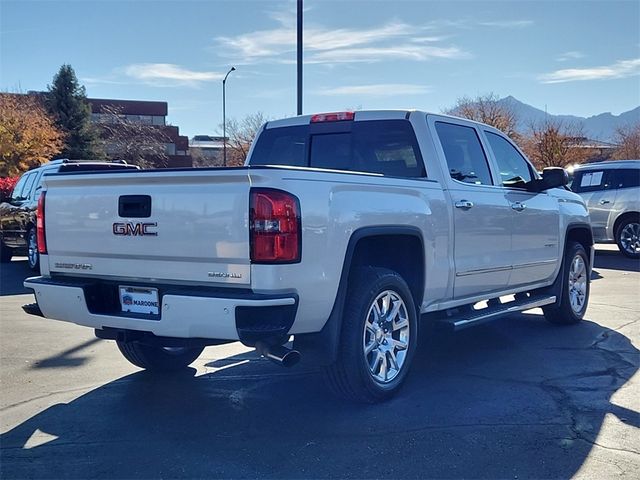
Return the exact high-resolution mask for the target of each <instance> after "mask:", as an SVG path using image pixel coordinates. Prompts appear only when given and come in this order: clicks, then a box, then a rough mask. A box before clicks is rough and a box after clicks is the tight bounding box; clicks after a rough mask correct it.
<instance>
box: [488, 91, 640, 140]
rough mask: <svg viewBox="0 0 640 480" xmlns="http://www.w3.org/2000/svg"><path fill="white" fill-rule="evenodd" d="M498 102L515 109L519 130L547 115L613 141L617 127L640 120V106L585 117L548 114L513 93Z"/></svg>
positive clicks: (592, 135)
mask: <svg viewBox="0 0 640 480" xmlns="http://www.w3.org/2000/svg"><path fill="white" fill-rule="evenodd" d="M498 103H500V104H503V105H505V106H508V107H509V108H511V109H512V110H513V112H514V113H515V114H516V116H517V118H518V130H520V131H526V130H528V129H529V128H530V127H531V125H532V124H538V123H540V122H542V121H544V120H545V117H546V118H548V119H549V120H559V121H562V122H566V123H571V124H578V125H582V127H583V129H584V133H585V135H586V136H587V137H589V138H591V139H594V140H602V141H605V142H613V141H614V140H615V133H616V129H617V128H619V127H625V126H628V125H632V124H634V123H638V122H640V107H636V108H634V109H633V110H629V111H628V112H623V113H621V114H620V115H612V114H611V113H610V112H606V113H600V114H598V115H594V116H592V117H587V118H585V117H578V116H575V115H551V114H546V113H545V112H544V110H540V109H538V108H535V107H532V106H531V105H527V104H526V103H523V102H521V101H520V100H518V99H517V98H515V97H512V96H511V95H509V96H508V97H505V98H502V99H500V100H498Z"/></svg>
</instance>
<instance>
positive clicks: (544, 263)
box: [513, 244, 558, 270]
mask: <svg viewBox="0 0 640 480" xmlns="http://www.w3.org/2000/svg"><path fill="white" fill-rule="evenodd" d="M545 246H546V245H545ZM553 246H555V244H554V245H553ZM552 263H554V264H555V263H558V260H541V261H539V262H529V263H520V264H518V265H514V266H513V268H514V270H515V269H516V268H527V267H538V266H541V265H550V264H552Z"/></svg>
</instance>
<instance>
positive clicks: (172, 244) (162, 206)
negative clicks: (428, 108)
mask: <svg viewBox="0 0 640 480" xmlns="http://www.w3.org/2000/svg"><path fill="white" fill-rule="evenodd" d="M566 183H567V175H566V173H565V172H564V170H562V169H559V168H556V169H553V168H552V169H545V171H544V172H543V174H542V176H539V175H538V173H536V171H535V169H534V168H533V167H532V166H531V164H530V163H529V162H528V161H527V160H526V158H525V157H524V155H523V154H522V152H520V150H518V148H517V147H516V146H515V145H514V144H513V143H512V142H511V141H510V140H509V138H507V137H506V136H505V135H504V134H502V133H501V132H500V131H498V130H496V129H494V128H491V127H489V126H487V125H483V124H479V123H475V122H471V121H468V120H463V119H459V118H454V117H449V116H443V115H435V114H428V113H424V112H420V111H358V112H356V113H353V112H338V113H331V114H319V115H313V116H300V117H295V118H288V119H284V120H278V121H270V122H268V123H267V124H265V125H264V127H263V128H262V129H261V131H260V133H259V135H258V137H257V139H256V140H255V141H254V144H253V146H252V150H251V152H250V155H249V159H248V161H247V164H246V166H244V167H239V168H215V169H173V170H147V171H144V170H141V171H122V172H104V173H90V174H88V173H68V174H53V175H48V176H46V178H45V180H44V187H43V192H42V195H41V197H40V201H39V208H38V248H39V251H40V254H41V271H42V276H40V277H34V278H29V279H27V280H26V281H25V283H24V285H25V286H26V287H28V288H30V289H33V291H34V293H35V298H36V302H37V303H34V304H30V305H25V307H24V308H25V311H27V312H29V313H32V314H36V315H41V316H44V317H46V318H50V319H56V320H63V321H67V322H73V323H76V324H79V325H84V326H87V327H92V328H94V329H95V332H96V335H97V336H98V337H100V338H106V339H113V340H116V342H117V345H118V347H119V349H120V351H121V352H122V353H123V355H124V356H125V357H126V358H127V360H129V361H130V362H132V363H133V364H135V365H137V366H139V367H142V368H146V369H150V370H157V371H161V370H172V369H177V368H184V367H186V366H187V365H189V364H190V363H191V362H193V361H194V360H195V359H196V358H197V357H198V355H199V354H200V353H201V352H202V350H203V348H204V347H205V346H207V345H216V344H220V343H225V342H231V341H238V340H239V341H241V342H242V343H244V344H245V345H249V346H255V347H256V349H257V350H258V352H260V353H261V354H262V355H264V356H266V357H268V358H271V359H273V360H274V361H276V362H279V363H281V364H284V365H292V364H294V363H296V361H297V360H298V359H299V358H300V357H301V356H302V358H305V359H308V360H309V361H310V362H315V363H316V364H319V365H323V366H324V371H325V372H326V378H327V380H328V383H329V385H330V386H331V387H333V389H334V390H335V391H337V392H338V393H339V394H341V395H343V396H346V397H348V398H352V399H354V400H359V401H366V402H374V401H379V400H383V399H385V398H388V397H389V396H390V395H392V394H393V393H395V392H396V391H397V390H398V388H399V387H400V385H401V384H402V382H403V380H404V379H405V377H406V375H407V372H408V370H409V366H410V364H411V360H412V357H413V356H414V352H415V350H416V343H417V338H418V335H417V333H418V324H419V320H422V321H423V322H420V323H424V322H431V323H435V324H436V325H440V326H444V327H447V328H451V329H454V330H457V329H461V328H465V327H468V326H472V325H476V324H479V323H483V322H486V321H488V320H492V319H495V318H497V317H499V316H502V315H504V314H509V313H512V312H517V311H523V310H528V309H531V308H535V307H542V308H543V310H544V314H545V317H546V318H547V319H548V320H550V321H551V322H553V323H560V324H572V323H576V322H578V321H580V320H581V318H582V317H583V315H584V313H585V310H586V308H587V302H588V297H589V277H590V271H591V266H592V264H593V262H592V259H593V249H592V245H593V240H592V234H591V227H590V225H589V216H588V212H587V209H586V207H585V204H584V202H583V201H582V199H581V198H580V197H579V196H578V195H576V194H574V193H572V192H570V191H569V190H567V189H566V188H565V187H564V186H565V184H566ZM291 336H293V338H294V343H293V349H292V348H291V347H290V346H288V345H290V343H288V342H289V340H290V337H291Z"/></svg>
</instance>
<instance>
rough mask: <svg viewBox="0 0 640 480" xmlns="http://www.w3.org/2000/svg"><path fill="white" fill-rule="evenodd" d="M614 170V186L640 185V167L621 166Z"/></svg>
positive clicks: (628, 186)
mask: <svg viewBox="0 0 640 480" xmlns="http://www.w3.org/2000/svg"><path fill="white" fill-rule="evenodd" d="M613 172H614V173H613V177H614V178H613V180H612V182H611V184H612V186H613V188H632V187H640V168H635V169H634V168H621V169H620V170H614V171H613Z"/></svg>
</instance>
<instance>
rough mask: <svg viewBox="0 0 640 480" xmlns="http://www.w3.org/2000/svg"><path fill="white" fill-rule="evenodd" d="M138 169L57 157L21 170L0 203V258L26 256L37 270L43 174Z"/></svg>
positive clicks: (111, 163) (2, 259)
mask: <svg viewBox="0 0 640 480" xmlns="http://www.w3.org/2000/svg"><path fill="white" fill-rule="evenodd" d="M103 169H109V170H123V169H128V170H131V169H138V167H136V166H135V165H128V164H126V163H124V162H90V161H80V160H73V161H71V160H68V159H59V160H53V161H51V162H48V163H46V164H44V165H42V166H40V167H38V168H34V169H33V170H29V171H28V172H26V173H24V174H23V175H22V177H20V180H19V181H18V183H17V184H16V186H15V188H14V189H13V193H12V194H11V198H9V199H7V200H6V201H5V202H2V203H0V261H2V263H6V262H9V261H11V258H12V257H13V256H14V255H26V256H27V260H28V263H29V267H31V269H33V270H38V266H39V257H38V238H37V235H36V209H37V206H38V197H39V196H40V192H41V190H42V181H43V178H44V175H46V174H49V173H57V172H78V171H96V170H103Z"/></svg>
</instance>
